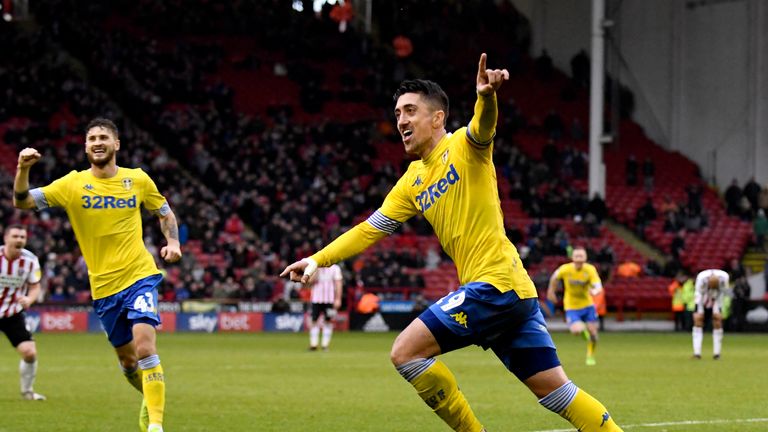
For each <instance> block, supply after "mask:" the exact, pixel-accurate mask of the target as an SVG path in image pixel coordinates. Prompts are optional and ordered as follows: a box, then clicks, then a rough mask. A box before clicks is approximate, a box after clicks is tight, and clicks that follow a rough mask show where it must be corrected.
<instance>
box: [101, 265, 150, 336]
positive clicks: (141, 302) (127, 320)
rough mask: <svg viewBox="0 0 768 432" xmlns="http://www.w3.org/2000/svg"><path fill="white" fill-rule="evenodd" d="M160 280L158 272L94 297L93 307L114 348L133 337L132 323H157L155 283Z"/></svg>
mask: <svg viewBox="0 0 768 432" xmlns="http://www.w3.org/2000/svg"><path fill="white" fill-rule="evenodd" d="M162 281H163V276H162V275H160V274H156V275H152V276H148V277H145V278H144V279H139V280H138V281H136V282H135V283H134V284H133V285H131V286H129V287H128V288H126V289H124V290H122V291H120V292H118V293H115V294H112V295H111V296H109V297H104V298H100V299H98V300H94V302H93V310H94V312H96V315H98V317H99V321H101V325H102V326H103V327H104V331H106V332H107V337H108V338H109V342H110V343H111V344H112V346H113V347H115V348H117V347H120V346H123V345H125V344H127V343H128V342H130V341H132V340H133V325H134V324H136V323H144V324H149V325H151V326H153V327H156V326H158V325H159V324H160V315H158V313H157V286H158V285H160V282H162Z"/></svg>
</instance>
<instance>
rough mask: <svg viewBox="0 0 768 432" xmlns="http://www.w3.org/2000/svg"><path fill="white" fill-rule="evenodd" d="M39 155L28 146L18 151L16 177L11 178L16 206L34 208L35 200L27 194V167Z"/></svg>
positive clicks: (30, 166) (35, 160) (28, 167)
mask: <svg viewBox="0 0 768 432" xmlns="http://www.w3.org/2000/svg"><path fill="white" fill-rule="evenodd" d="M40 157H41V156H40V153H39V152H38V151H37V150H35V149H33V148H29V147H28V148H25V149H24V150H22V151H21V152H19V161H18V163H17V165H16V177H15V178H14V179H13V206H14V207H16V208H20V209H31V208H35V200H34V199H32V196H31V195H29V169H30V168H32V165H34V164H35V163H36V162H37V161H39V160H40Z"/></svg>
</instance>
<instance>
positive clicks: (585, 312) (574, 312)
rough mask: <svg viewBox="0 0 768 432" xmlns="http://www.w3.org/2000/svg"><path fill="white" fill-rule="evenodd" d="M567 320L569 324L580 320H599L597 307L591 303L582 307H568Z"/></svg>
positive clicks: (586, 321) (566, 311)
mask: <svg viewBox="0 0 768 432" xmlns="http://www.w3.org/2000/svg"><path fill="white" fill-rule="evenodd" d="M565 321H566V322H567V323H568V325H571V324H573V323H575V322H579V321H581V322H585V323H588V322H596V321H599V318H598V316H597V309H595V305H590V306H587V307H585V308H581V309H566V310H565Z"/></svg>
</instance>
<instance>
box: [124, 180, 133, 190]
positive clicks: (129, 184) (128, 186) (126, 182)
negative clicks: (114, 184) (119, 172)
mask: <svg viewBox="0 0 768 432" xmlns="http://www.w3.org/2000/svg"><path fill="white" fill-rule="evenodd" d="M131 188H133V179H131V178H128V177H126V178H124V179H123V189H125V190H131Z"/></svg>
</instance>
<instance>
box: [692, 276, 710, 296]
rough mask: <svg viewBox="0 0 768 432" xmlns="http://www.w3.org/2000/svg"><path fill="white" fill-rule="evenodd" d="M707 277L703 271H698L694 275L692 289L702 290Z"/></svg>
mask: <svg viewBox="0 0 768 432" xmlns="http://www.w3.org/2000/svg"><path fill="white" fill-rule="evenodd" d="M706 280H707V278H706V276H704V272H701V273H699V274H698V275H696V285H695V286H694V290H695V291H696V292H703V291H704V284H705V282H706Z"/></svg>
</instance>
